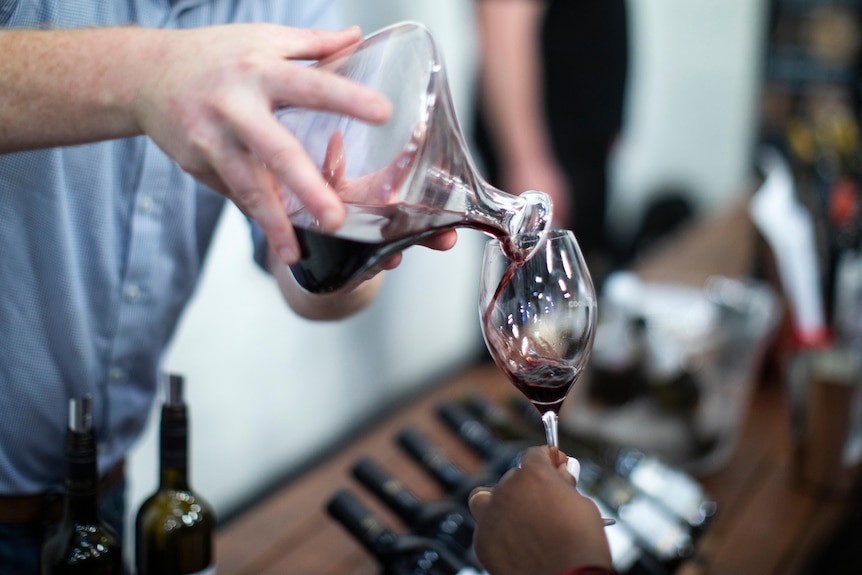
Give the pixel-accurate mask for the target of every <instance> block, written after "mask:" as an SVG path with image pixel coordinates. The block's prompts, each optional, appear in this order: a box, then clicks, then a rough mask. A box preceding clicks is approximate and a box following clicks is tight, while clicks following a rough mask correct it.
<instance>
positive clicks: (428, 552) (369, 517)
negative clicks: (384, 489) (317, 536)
mask: <svg viewBox="0 0 862 575" xmlns="http://www.w3.org/2000/svg"><path fill="white" fill-rule="evenodd" d="M326 511H327V512H328V513H329V515H330V516H331V517H332V518H333V519H335V520H336V521H338V522H339V523H340V524H341V525H342V527H344V528H345V529H346V530H347V531H348V532H349V533H350V534H351V535H352V536H353V537H354V538H355V539H356V540H357V541H358V542H359V543H361V544H362V546H363V547H364V548H365V549H366V550H368V551H369V552H370V553H371V554H372V555H374V557H375V559H377V562H378V563H379V564H380V568H381V573H382V574H383V575H479V572H478V571H477V570H476V569H475V568H473V567H472V566H470V565H468V564H467V563H466V562H465V561H463V560H461V559H460V558H459V557H458V556H456V555H455V554H454V553H452V552H451V551H450V550H449V549H447V548H446V546H445V545H443V544H442V543H440V542H439V541H436V540H434V539H430V538H428V537H422V536H419V535H399V534H397V533H395V532H394V531H393V530H392V529H390V528H389V527H388V526H386V525H385V524H384V523H383V521H382V520H381V519H380V518H379V517H377V516H376V515H375V514H374V513H373V512H372V511H371V510H370V509H369V508H368V507H367V506H365V505H364V504H363V503H362V502H361V501H360V500H359V499H358V498H357V497H356V496H355V495H354V494H353V493H351V492H350V491H347V490H346V489H341V490H339V491H337V492H336V493H335V494H334V495H333V496H332V498H330V500H329V501H328V502H327V504H326Z"/></svg>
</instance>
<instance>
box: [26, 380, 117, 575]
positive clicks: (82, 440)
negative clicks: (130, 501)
mask: <svg viewBox="0 0 862 575" xmlns="http://www.w3.org/2000/svg"><path fill="white" fill-rule="evenodd" d="M65 458H66V480H65V487H66V492H65V494H64V509H63V518H62V520H61V521H60V523H59V525H58V526H57V528H56V530H55V531H54V532H53V533H52V534H51V535H50V536H49V537H48V538H47V539H46V540H45V543H44V544H43V545H42V555H41V563H42V567H41V571H42V575H122V573H123V553H122V547H121V544H120V539H119V537H117V534H116V533H115V532H114V530H113V529H111V527H109V526H108V525H107V524H106V523H104V522H103V521H102V520H101V518H100V516H99V496H98V485H99V472H98V467H97V465H96V432H95V430H94V429H93V400H92V397H90V396H89V395H88V396H85V397H82V398H73V399H71V400H70V401H69V425H68V429H67V431H66V453H65Z"/></svg>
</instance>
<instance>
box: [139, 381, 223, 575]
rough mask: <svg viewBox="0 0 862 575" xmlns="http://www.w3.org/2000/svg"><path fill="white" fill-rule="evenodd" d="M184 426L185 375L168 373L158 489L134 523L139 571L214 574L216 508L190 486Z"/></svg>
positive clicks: (148, 574)
mask: <svg viewBox="0 0 862 575" xmlns="http://www.w3.org/2000/svg"><path fill="white" fill-rule="evenodd" d="M188 429H189V421H188V412H187V409H186V404H185V401H184V399H183V378H182V376H179V375H168V376H167V377H166V385H165V401H164V404H163V405H162V413H161V430H160V475H159V478H160V479H159V487H158V490H157V491H156V492H155V493H154V494H153V495H151V496H150V497H149V498H148V499H147V500H146V501H144V503H143V504H141V507H140V508H139V509H138V515H137V518H136V521H135V561H136V564H137V570H138V575H157V574H158V575H180V574H184V575H186V574H194V575H202V574H206V575H210V574H214V573H215V558H214V551H213V531H214V530H215V525H216V518H215V512H214V511H213V509H212V507H211V506H210V505H209V504H208V503H207V502H206V501H204V500H203V499H201V497H200V496H199V495H198V494H197V493H196V492H195V491H193V490H192V488H191V487H190V486H189V474H188V459H189V454H188V440H189V435H188Z"/></svg>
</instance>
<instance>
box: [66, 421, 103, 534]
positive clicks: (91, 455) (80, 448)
mask: <svg viewBox="0 0 862 575" xmlns="http://www.w3.org/2000/svg"><path fill="white" fill-rule="evenodd" d="M65 487H66V493H65V497H64V508H65V511H64V520H65V521H71V522H74V523H87V524H94V523H96V522H98V519H99V495H98V488H99V471H98V466H97V464H96V438H95V435H94V433H93V432H92V430H90V431H84V432H77V431H71V430H70V431H68V433H67V437H66V480H65Z"/></svg>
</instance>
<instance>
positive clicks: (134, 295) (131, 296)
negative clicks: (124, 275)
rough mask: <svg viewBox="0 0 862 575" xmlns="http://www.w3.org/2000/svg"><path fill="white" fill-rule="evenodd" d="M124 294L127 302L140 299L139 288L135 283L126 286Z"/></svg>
mask: <svg viewBox="0 0 862 575" xmlns="http://www.w3.org/2000/svg"><path fill="white" fill-rule="evenodd" d="M125 296H126V301H127V302H129V303H135V302H136V301H138V300H139V299H141V289H140V288H139V287H138V286H137V285H135V284H131V285H130V286H128V287H126V293H125Z"/></svg>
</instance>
